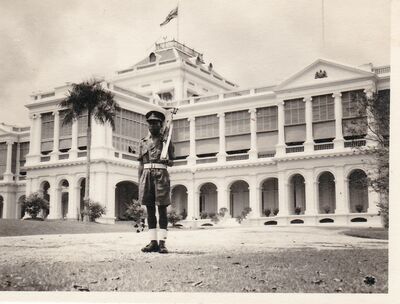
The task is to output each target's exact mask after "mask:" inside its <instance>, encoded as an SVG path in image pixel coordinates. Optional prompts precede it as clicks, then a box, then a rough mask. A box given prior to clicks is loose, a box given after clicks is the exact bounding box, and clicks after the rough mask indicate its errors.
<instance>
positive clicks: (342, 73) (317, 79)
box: [276, 59, 375, 91]
mask: <svg viewBox="0 0 400 304" xmlns="http://www.w3.org/2000/svg"><path fill="white" fill-rule="evenodd" d="M374 76H375V74H374V73H372V72H368V71H366V70H363V69H360V68H356V67H352V66H348V65H344V64H341V63H336V62H332V61H328V60H325V59H318V60H316V61H315V62H313V63H312V64H310V65H309V66H307V67H305V68H304V69H302V70H301V71H299V72H297V73H296V74H294V75H292V76H291V77H289V78H287V79H286V80H284V81H283V82H281V83H280V84H279V85H278V86H277V87H276V91H281V90H290V89H295V88H299V87H308V86H319V85H321V84H329V83H332V82H338V81H348V80H353V79H354V80H355V79H362V78H363V79H365V78H368V77H374Z"/></svg>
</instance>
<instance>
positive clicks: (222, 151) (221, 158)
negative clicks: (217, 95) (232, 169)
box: [217, 113, 226, 163]
mask: <svg viewBox="0 0 400 304" xmlns="http://www.w3.org/2000/svg"><path fill="white" fill-rule="evenodd" d="M217 116H218V118H219V152H218V154H217V158H218V162H222V163H224V162H226V143H225V113H218V114H217Z"/></svg>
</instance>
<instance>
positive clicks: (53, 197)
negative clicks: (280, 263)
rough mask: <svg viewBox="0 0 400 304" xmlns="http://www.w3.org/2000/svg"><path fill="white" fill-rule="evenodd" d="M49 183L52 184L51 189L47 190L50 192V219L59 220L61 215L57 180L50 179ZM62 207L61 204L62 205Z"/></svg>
mask: <svg viewBox="0 0 400 304" xmlns="http://www.w3.org/2000/svg"><path fill="white" fill-rule="evenodd" d="M49 183H50V188H49V189H48V190H47V191H48V192H49V195H50V202H49V205H50V210H49V215H48V218H49V219H58V218H59V213H58V209H59V208H58V204H59V199H60V198H59V192H60V191H59V189H58V188H57V186H56V184H55V183H56V181H55V178H53V179H51V180H50V179H49ZM60 205H61V203H60Z"/></svg>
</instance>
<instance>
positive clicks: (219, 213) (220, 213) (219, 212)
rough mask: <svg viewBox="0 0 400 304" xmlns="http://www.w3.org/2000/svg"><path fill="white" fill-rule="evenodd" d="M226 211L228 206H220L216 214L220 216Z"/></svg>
mask: <svg viewBox="0 0 400 304" xmlns="http://www.w3.org/2000/svg"><path fill="white" fill-rule="evenodd" d="M227 212H228V208H225V207H222V208H220V209H219V211H218V215H219V216H220V217H224V216H225V214H226V213H227Z"/></svg>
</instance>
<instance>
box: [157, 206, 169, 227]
mask: <svg viewBox="0 0 400 304" xmlns="http://www.w3.org/2000/svg"><path fill="white" fill-rule="evenodd" d="M158 224H159V226H160V229H167V226H168V217H167V206H158Z"/></svg>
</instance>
